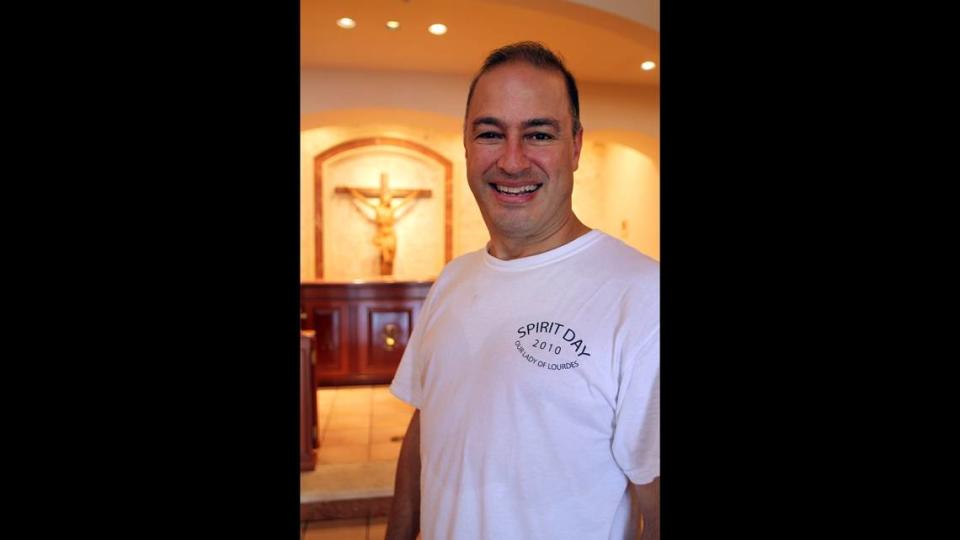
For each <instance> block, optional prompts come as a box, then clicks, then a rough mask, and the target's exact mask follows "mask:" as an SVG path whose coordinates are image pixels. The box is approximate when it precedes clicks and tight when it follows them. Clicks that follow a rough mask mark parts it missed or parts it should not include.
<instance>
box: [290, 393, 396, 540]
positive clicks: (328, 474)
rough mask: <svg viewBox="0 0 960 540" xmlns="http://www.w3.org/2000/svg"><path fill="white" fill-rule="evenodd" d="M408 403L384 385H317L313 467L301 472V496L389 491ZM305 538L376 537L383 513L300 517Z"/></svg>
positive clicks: (358, 539) (324, 497)
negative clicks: (333, 517)
mask: <svg viewBox="0 0 960 540" xmlns="http://www.w3.org/2000/svg"><path fill="white" fill-rule="evenodd" d="M413 411H414V409H413V407H410V406H409V405H407V404H406V403H404V402H402V401H400V400H399V399H397V398H396V397H394V396H393V394H391V393H390V391H389V390H388V389H387V387H386V386H385V385H384V386H353V387H337V388H322V389H320V390H318V391H317V424H318V426H319V432H320V433H319V434H320V448H319V449H318V450H317V468H316V469H315V470H314V471H308V472H303V473H300V500H301V501H303V502H308V501H309V502H312V501H323V500H337V499H351V498H356V497H363V496H371V497H376V496H389V495H392V493H393V477H394V473H395V471H396V461H397V456H398V455H399V454H400V444H401V441H402V440H403V435H404V433H406V430H407V424H409V423H410V417H411V416H412V415H413ZM302 525H303V528H302V538H303V539H304V540H321V539H323V540H328V539H329V540H368V539H378V540H379V539H381V538H383V537H384V534H385V533H386V527H387V521H386V518H385V517H371V518H361V519H345V520H326V521H309V522H304V523H303V524H302Z"/></svg>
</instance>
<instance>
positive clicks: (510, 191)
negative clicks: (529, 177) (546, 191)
mask: <svg viewBox="0 0 960 540" xmlns="http://www.w3.org/2000/svg"><path fill="white" fill-rule="evenodd" d="M490 185H491V186H492V187H493V189H495V190H496V191H497V193H502V194H504V195H513V196H517V197H519V196H521V195H528V194H530V193H533V192H534V191H537V190H538V189H540V186H542V185H543V184H527V185H524V186H504V185H501V184H494V183H493V182H491V183H490Z"/></svg>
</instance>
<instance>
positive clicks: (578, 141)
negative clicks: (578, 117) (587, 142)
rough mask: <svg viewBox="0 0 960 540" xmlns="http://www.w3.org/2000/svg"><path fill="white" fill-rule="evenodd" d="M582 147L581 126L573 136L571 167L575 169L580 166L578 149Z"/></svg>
mask: <svg viewBox="0 0 960 540" xmlns="http://www.w3.org/2000/svg"><path fill="white" fill-rule="evenodd" d="M582 148H583V127H582V126H581V127H580V130H579V131H577V134H576V135H574V136H573V169H571V170H574V171H575V170H577V167H579V166H580V150H581V149H582Z"/></svg>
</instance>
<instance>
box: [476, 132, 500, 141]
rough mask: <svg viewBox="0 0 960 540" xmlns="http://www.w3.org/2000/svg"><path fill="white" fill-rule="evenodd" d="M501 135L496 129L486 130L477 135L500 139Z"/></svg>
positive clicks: (482, 137) (484, 137)
mask: <svg viewBox="0 0 960 540" xmlns="http://www.w3.org/2000/svg"><path fill="white" fill-rule="evenodd" d="M500 137H501V135H500V134H499V133H497V132H496V131H484V132H482V133H480V134H479V135H477V138H478V139H499V138H500Z"/></svg>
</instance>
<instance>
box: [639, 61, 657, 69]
mask: <svg viewBox="0 0 960 540" xmlns="http://www.w3.org/2000/svg"><path fill="white" fill-rule="evenodd" d="M655 67H657V64H656V63H654V62H651V61H650V60H647V61H646V62H644V63H642V64H640V69H642V70H644V71H650V70H651V69H653V68H655Z"/></svg>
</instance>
